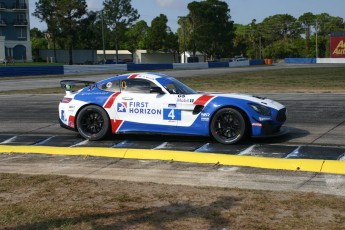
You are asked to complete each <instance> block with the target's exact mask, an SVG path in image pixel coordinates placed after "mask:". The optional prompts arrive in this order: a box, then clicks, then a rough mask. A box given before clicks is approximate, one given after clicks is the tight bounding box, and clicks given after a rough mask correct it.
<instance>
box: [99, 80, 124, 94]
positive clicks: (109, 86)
mask: <svg viewBox="0 0 345 230" xmlns="http://www.w3.org/2000/svg"><path fill="white" fill-rule="evenodd" d="M98 88H99V89H101V90H105V91H110V92H120V84H119V81H110V82H107V83H104V84H102V85H100V86H99V87H98Z"/></svg>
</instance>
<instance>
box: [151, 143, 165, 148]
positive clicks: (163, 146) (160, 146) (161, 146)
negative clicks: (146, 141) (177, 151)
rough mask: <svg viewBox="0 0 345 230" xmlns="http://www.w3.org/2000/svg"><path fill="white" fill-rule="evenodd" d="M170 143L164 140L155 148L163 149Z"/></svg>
mask: <svg viewBox="0 0 345 230" xmlns="http://www.w3.org/2000/svg"><path fill="white" fill-rule="evenodd" d="M167 145H168V142H163V143H162V144H160V145H158V146H157V147H155V148H153V149H163V148H165V147H166V146H167Z"/></svg>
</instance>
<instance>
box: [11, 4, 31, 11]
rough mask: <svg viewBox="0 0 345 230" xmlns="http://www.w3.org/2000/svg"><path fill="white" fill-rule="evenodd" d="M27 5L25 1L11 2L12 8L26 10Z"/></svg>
mask: <svg viewBox="0 0 345 230" xmlns="http://www.w3.org/2000/svg"><path fill="white" fill-rule="evenodd" d="M27 8H28V7H27V5H26V4H25V3H16V4H13V9H14V10H26V9H27Z"/></svg>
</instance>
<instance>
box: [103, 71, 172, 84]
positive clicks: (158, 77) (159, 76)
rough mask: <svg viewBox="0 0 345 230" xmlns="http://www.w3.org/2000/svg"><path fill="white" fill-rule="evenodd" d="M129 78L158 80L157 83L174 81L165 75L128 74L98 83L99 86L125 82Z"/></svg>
mask: <svg viewBox="0 0 345 230" xmlns="http://www.w3.org/2000/svg"><path fill="white" fill-rule="evenodd" d="M129 78H132V79H133V78H138V79H148V80H157V81H159V80H163V81H164V80H172V79H173V78H172V77H170V76H168V75H165V74H161V73H128V74H121V75H117V76H114V77H110V78H107V79H104V80H101V81H99V82H98V84H104V83H107V82H109V81H116V80H123V79H129Z"/></svg>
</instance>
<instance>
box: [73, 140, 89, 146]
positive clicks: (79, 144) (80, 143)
mask: <svg viewBox="0 0 345 230" xmlns="http://www.w3.org/2000/svg"><path fill="white" fill-rule="evenodd" d="M88 143H89V140H83V141H81V142H79V143H77V144H74V145H71V146H70V147H78V146H83V145H86V144H88Z"/></svg>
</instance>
